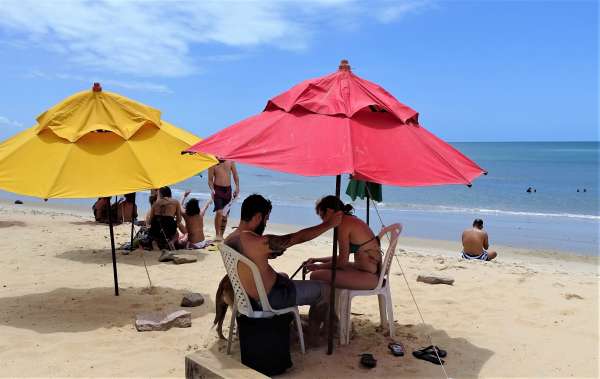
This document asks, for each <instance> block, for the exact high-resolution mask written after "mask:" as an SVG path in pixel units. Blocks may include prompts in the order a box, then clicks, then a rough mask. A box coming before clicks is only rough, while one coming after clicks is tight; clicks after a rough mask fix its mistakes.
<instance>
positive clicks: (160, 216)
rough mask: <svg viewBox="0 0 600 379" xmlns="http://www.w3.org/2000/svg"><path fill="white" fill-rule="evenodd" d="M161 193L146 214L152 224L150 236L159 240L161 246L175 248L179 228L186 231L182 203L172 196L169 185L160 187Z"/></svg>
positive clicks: (147, 223)
mask: <svg viewBox="0 0 600 379" xmlns="http://www.w3.org/2000/svg"><path fill="white" fill-rule="evenodd" d="M159 193H160V198H159V199H157V200H156V201H155V202H154V204H152V208H150V212H148V214H147V215H146V225H150V236H151V237H152V239H153V240H155V241H157V243H158V245H159V248H161V249H166V248H168V249H169V250H173V249H174V247H175V242H176V241H177V237H178V234H177V229H178V228H179V230H181V232H182V233H186V230H185V227H184V225H183V223H182V222H181V219H182V217H181V205H180V204H179V202H178V201H177V200H175V199H173V198H172V197H171V189H170V188H169V187H162V188H160V189H159ZM165 244H166V245H167V246H165Z"/></svg>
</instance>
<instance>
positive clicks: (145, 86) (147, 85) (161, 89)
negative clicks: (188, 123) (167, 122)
mask: <svg viewBox="0 0 600 379" xmlns="http://www.w3.org/2000/svg"><path fill="white" fill-rule="evenodd" d="M25 77H26V78H38V79H48V80H53V79H61V80H73V81H77V82H83V83H86V84H88V85H89V86H90V88H91V86H92V83H95V82H99V83H101V84H102V85H103V86H104V87H105V88H110V87H118V88H125V89H128V90H134V91H143V92H157V93H164V94H171V93H173V91H172V90H171V89H170V88H169V87H168V86H166V85H163V84H158V83H152V82H147V81H130V80H116V79H108V78H103V77H99V76H97V75H96V76H92V75H90V76H83V75H73V74H65V73H58V74H48V73H45V72H43V71H39V70H33V71H31V72H30V73H29V74H27V75H25Z"/></svg>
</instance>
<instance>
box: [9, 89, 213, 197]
mask: <svg viewBox="0 0 600 379" xmlns="http://www.w3.org/2000/svg"><path fill="white" fill-rule="evenodd" d="M37 120H38V125H37V126H34V127H32V128H29V129H27V130H25V131H23V132H21V133H19V134H17V135H16V136H14V137H12V138H10V139H8V140H6V141H4V142H2V143H0V188H1V189H3V190H6V191H9V192H15V193H19V194H23V195H29V196H35V197H40V198H87V197H101V196H111V195H118V194H124V193H130V192H136V191H140V190H146V189H152V188H160V187H162V186H165V185H169V184H173V183H177V182H180V181H182V180H184V179H187V178H189V177H191V176H193V175H195V174H197V173H199V172H200V171H203V170H205V169H207V168H208V167H210V166H213V165H214V164H216V163H217V160H216V159H215V158H214V157H212V156H210V155H196V154H195V155H181V151H183V150H186V149H187V148H189V147H190V146H191V145H193V144H195V143H197V142H199V141H200V138H198V137H196V136H194V135H193V134H191V133H188V132H186V131H184V130H182V129H179V128H177V127H175V126H173V125H171V124H169V123H168V122H166V121H161V120H160V112H159V111H158V110H156V109H153V108H150V107H148V106H145V105H143V104H140V103H137V102H134V101H132V100H129V99H126V98H124V97H122V96H119V95H117V94H114V93H110V92H101V91H98V92H93V91H85V92H80V93H78V94H75V95H73V96H71V97H69V98H67V99H66V100H64V101H63V102H61V103H59V104H58V105H56V106H54V107H52V108H51V109H50V110H48V111H47V112H45V113H43V114H42V115H40V116H39V117H38V118H37Z"/></svg>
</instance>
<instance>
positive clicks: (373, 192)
mask: <svg viewBox="0 0 600 379" xmlns="http://www.w3.org/2000/svg"><path fill="white" fill-rule="evenodd" d="M367 186H368V188H369V190H368V191H367ZM346 195H348V196H350V198H351V199H352V201H355V200H356V198H357V197H360V198H361V199H364V198H367V225H369V218H370V217H369V216H370V215H369V213H370V212H369V199H373V200H374V201H376V202H378V203H380V202H381V200H383V196H382V195H381V184H379V183H372V182H364V181H362V180H355V179H352V177H350V182H348V188H346Z"/></svg>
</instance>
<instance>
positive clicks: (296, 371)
mask: <svg viewBox="0 0 600 379" xmlns="http://www.w3.org/2000/svg"><path fill="white" fill-rule="evenodd" d="M229 317H230V316H229V314H227V317H226V318H225V320H226V322H225V326H224V334H225V335H227V331H228V326H229ZM353 325H354V328H353V329H354V330H353V332H352V337H351V340H350V344H349V345H345V346H341V345H338V346H337V347H336V348H335V350H334V352H333V355H331V356H328V355H327V354H326V352H327V347H326V346H327V344H326V342H325V338H322V343H321V345H320V346H319V347H312V348H311V347H308V348H307V351H306V355H302V353H301V352H300V348H299V345H298V342H297V339H294V338H292V341H291V342H290V343H291V345H290V347H291V351H292V361H293V362H294V366H293V367H292V368H291V369H290V370H288V372H286V373H285V374H283V375H282V377H286V378H294V377H306V376H307V375H310V376H314V377H327V376H335V377H350V376H352V375H356V374H357V373H361V372H362V373H364V374H365V375H369V376H370V377H378V378H379V377H381V378H398V377H413V378H414V377H419V378H433V377H437V378H443V377H445V375H444V372H443V371H442V368H441V366H438V365H434V364H432V363H429V362H426V361H423V360H419V359H416V358H414V357H413V355H412V352H413V351H415V350H418V349H421V348H423V347H426V346H429V345H430V344H431V343H429V342H428V341H429V338H428V336H431V338H432V340H433V343H434V344H435V345H437V346H440V347H441V348H442V349H444V350H446V351H447V353H448V356H447V357H446V358H444V361H445V365H444V368H445V370H446V372H447V374H448V376H450V377H454V378H474V377H478V376H479V373H480V372H481V368H482V367H483V365H484V364H485V363H486V362H487V361H488V360H489V359H490V357H491V356H492V355H493V354H494V352H493V351H491V350H488V349H485V348H483V347H479V346H476V345H474V344H472V343H470V342H469V341H468V340H467V339H466V338H462V337H457V336H449V335H448V333H446V332H445V331H444V330H439V329H435V328H434V327H432V326H431V325H400V324H398V323H396V324H395V338H394V340H395V341H398V342H401V343H402V344H403V345H404V349H405V355H404V357H395V356H393V355H392V354H391V353H390V351H389V350H388V347H387V345H388V343H390V342H391V341H392V340H391V339H390V338H389V336H386V335H384V333H383V332H381V330H380V327H379V324H378V323H377V324H376V323H373V322H372V321H370V320H368V319H365V318H362V317H356V316H353ZM290 329H292V330H293V329H295V327H294V325H293V324H292V326H291V328H290ZM305 333H306V331H305ZM291 334H292V335H294V334H295V333H294V331H292V333H291ZM323 337H324V336H323ZM226 346H227V342H226V341H223V340H216V341H214V343H213V344H212V345H211V346H209V350H210V351H211V352H212V354H214V355H215V357H216V359H218V357H219V356H225V355H226ZM364 352H369V353H372V354H373V355H374V357H375V358H376V359H377V367H375V368H374V369H371V370H368V369H366V368H363V367H361V365H360V363H359V360H360V357H359V354H361V353H364ZM231 357H232V358H233V359H236V360H240V350H239V341H237V339H234V343H233V345H232V355H231Z"/></svg>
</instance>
